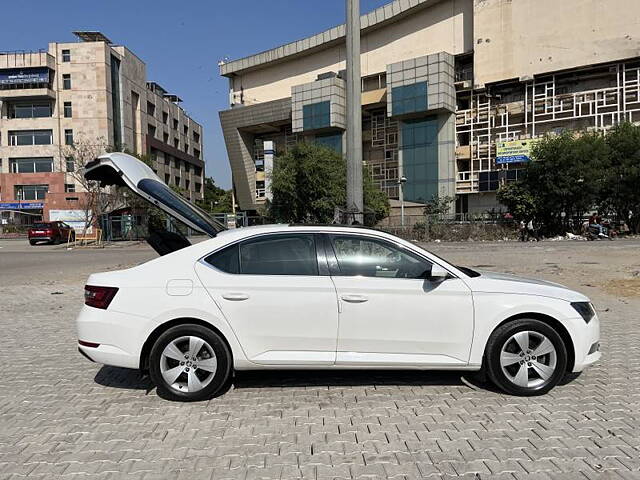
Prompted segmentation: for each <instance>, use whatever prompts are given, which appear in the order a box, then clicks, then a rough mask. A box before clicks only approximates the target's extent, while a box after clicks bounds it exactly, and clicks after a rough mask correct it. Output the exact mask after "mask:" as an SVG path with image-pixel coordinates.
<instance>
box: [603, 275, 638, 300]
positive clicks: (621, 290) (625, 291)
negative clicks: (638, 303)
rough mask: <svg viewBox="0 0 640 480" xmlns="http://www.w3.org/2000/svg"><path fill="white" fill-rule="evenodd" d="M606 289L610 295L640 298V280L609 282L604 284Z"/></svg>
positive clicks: (629, 279) (630, 279) (628, 279)
mask: <svg viewBox="0 0 640 480" xmlns="http://www.w3.org/2000/svg"><path fill="white" fill-rule="evenodd" d="M604 289H605V290H606V291H607V292H608V293H610V294H612V295H616V296H621V297H640V278H627V279H624V280H609V281H608V282H607V283H605V284H604Z"/></svg>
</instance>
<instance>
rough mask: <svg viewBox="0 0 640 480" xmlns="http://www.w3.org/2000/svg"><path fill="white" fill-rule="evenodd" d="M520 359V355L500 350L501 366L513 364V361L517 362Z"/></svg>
mask: <svg viewBox="0 0 640 480" xmlns="http://www.w3.org/2000/svg"><path fill="white" fill-rule="evenodd" d="M520 360H522V357H521V356H520V355H516V354H515V353H510V352H504V351H503V352H502V353H501V354H500V364H501V365H502V366H503V367H508V366H509V365H513V364H514V363H518V362H519V361H520Z"/></svg>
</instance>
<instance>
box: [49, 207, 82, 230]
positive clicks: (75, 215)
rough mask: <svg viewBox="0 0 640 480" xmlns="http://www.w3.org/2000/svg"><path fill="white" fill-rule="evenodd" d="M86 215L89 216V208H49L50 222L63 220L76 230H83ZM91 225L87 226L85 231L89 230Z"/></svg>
mask: <svg viewBox="0 0 640 480" xmlns="http://www.w3.org/2000/svg"><path fill="white" fill-rule="evenodd" d="M87 216H89V217H91V210H89V212H86V211H85V210H49V221H50V222H64V223H66V224H67V225H69V226H70V227H73V229H74V230H75V231H76V232H81V231H83V230H84V227H85V225H86V218H87ZM91 230H92V227H91V226H89V228H87V232H91Z"/></svg>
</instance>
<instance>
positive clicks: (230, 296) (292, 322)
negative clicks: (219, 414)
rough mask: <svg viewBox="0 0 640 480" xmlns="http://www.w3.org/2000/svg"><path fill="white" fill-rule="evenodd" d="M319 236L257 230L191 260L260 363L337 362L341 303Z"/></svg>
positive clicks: (252, 358)
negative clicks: (339, 303) (319, 246)
mask: <svg viewBox="0 0 640 480" xmlns="http://www.w3.org/2000/svg"><path fill="white" fill-rule="evenodd" d="M317 245H318V236H317V235H316V234H312V233H293V234H292V233H287V232H284V233H272V234H265V235H258V236H256V237H253V238H250V239H247V240H245V241H243V242H240V243H236V244H234V245H231V246H228V247H225V248H224V249H222V250H220V251H218V252H214V253H213V254H212V255H210V256H208V257H207V258H206V259H204V260H203V261H200V262H198V263H197V264H196V272H197V274H198V277H199V278H200V280H201V281H202V283H203V284H204V286H205V288H206V289H207V291H208V292H209V294H210V295H211V296H212V298H213V299H214V301H215V302H216V303H217V304H218V306H219V307H220V309H221V310H222V312H223V313H224V315H225V317H226V318H227V320H228V321H229V323H230V325H231V327H232V328H233V330H234V331H235V333H236V335H237V337H238V339H239V340H240V343H241V345H242V347H243V349H244V351H245V354H246V355H247V357H248V359H249V360H250V361H252V362H254V363H258V364H263V365H331V364H333V363H334V362H335V356H336V342H337V340H336V338H337V334H338V304H337V297H336V292H335V288H334V286H333V283H332V281H331V278H330V277H329V275H328V271H327V267H326V262H325V263H324V265H323V264H322V262H324V256H323V253H321V254H320V259H321V262H320V263H319V262H318V257H319V255H318V249H317Z"/></svg>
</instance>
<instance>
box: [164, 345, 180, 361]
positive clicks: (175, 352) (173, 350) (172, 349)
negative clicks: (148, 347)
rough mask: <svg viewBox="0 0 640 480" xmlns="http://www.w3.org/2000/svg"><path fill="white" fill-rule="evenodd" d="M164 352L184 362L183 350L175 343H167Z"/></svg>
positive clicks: (165, 354) (167, 355)
mask: <svg viewBox="0 0 640 480" xmlns="http://www.w3.org/2000/svg"><path fill="white" fill-rule="evenodd" d="M162 354H163V355H164V356H166V357H169V358H172V359H174V360H177V361H179V362H182V361H183V360H184V353H183V352H181V351H180V349H179V348H178V347H177V346H176V345H175V344H174V343H170V344H169V345H167V346H166V347H165V349H164V352H162Z"/></svg>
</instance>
